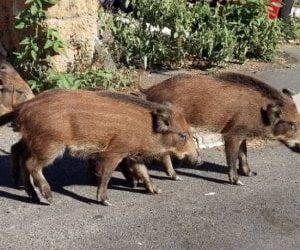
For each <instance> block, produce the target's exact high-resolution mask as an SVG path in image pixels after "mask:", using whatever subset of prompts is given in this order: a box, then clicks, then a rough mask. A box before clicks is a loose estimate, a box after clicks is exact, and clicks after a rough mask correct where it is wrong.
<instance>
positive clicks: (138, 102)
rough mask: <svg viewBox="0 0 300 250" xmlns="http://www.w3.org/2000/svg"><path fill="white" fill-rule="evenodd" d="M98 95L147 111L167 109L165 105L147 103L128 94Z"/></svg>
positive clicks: (98, 92) (103, 93)
mask: <svg viewBox="0 0 300 250" xmlns="http://www.w3.org/2000/svg"><path fill="white" fill-rule="evenodd" d="M96 93H97V94H98V95H101V96H107V97H111V98H113V99H116V100H119V101H122V102H125V103H128V102H130V103H132V104H134V105H138V106H140V107H143V108H146V109H149V110H151V111H153V110H155V109H157V108H160V109H167V106H165V105H161V104H159V103H155V102H149V101H147V100H145V99H142V98H140V97H137V96H134V95H129V94H122V93H118V92H115V91H97V92H96Z"/></svg>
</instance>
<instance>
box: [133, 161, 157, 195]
mask: <svg viewBox="0 0 300 250" xmlns="http://www.w3.org/2000/svg"><path fill="white" fill-rule="evenodd" d="M130 168H131V169H132V171H133V174H134V175H135V177H136V178H137V179H140V180H142V182H143V183H144V185H145V188H146V189H147V191H148V192H150V193H152V194H159V193H161V189H160V188H158V187H157V186H156V185H154V184H153V182H152V181H151V179H150V176H149V173H148V169H147V167H146V166H145V165H144V164H138V163H134V164H132V165H131V166H130Z"/></svg>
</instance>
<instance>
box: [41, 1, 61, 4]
mask: <svg viewBox="0 0 300 250" xmlns="http://www.w3.org/2000/svg"><path fill="white" fill-rule="evenodd" d="M44 1H45V2H46V3H48V4H51V5H54V4H57V3H58V2H59V0H44Z"/></svg>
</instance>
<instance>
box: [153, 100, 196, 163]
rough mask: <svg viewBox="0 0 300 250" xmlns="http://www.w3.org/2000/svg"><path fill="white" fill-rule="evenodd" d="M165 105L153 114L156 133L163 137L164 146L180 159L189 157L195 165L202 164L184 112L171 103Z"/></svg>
mask: <svg viewBox="0 0 300 250" xmlns="http://www.w3.org/2000/svg"><path fill="white" fill-rule="evenodd" d="M164 105H165V108H158V109H156V110H155V111H153V113H152V114H153V127H154V131H155V132H156V133H160V134H161V135H162V141H163V143H164V145H166V146H167V147H168V148H171V150H170V152H171V153H172V154H174V155H175V156H176V157H178V158H179V159H183V158H184V157H187V158H188V160H189V161H190V162H191V163H193V164H199V163H201V158H200V156H199V152H198V150H197V148H196V145H195V143H194V140H193V137H192V133H191V128H190V126H189V125H188V123H187V122H186V120H185V118H184V115H183V113H182V111H181V110H180V109H178V108H175V107H173V106H172V105H171V104H170V103H164Z"/></svg>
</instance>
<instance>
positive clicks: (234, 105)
mask: <svg viewBox="0 0 300 250" xmlns="http://www.w3.org/2000/svg"><path fill="white" fill-rule="evenodd" d="M141 91H142V92H143V93H144V94H145V95H146V98H147V100H149V101H154V102H158V103H160V102H163V101H168V102H171V103H172V104H173V105H174V106H177V107H180V108H181V109H182V110H183V113H184V115H185V118H186V120H187V122H188V123H189V124H190V125H191V126H192V127H195V128H201V129H205V130H208V131H212V132H218V133H222V135H223V137H224V142H225V153H226V159H227V164H228V166H229V168H228V175H229V181H230V183H232V184H243V183H242V182H241V181H240V180H239V178H238V172H237V166H236V165H237V160H238V159H239V172H240V173H241V174H242V175H245V176H251V175H254V174H256V173H255V172H252V171H251V170H250V168H249V165H248V160H247V146H246V139H247V138H250V137H265V138H269V139H277V140H279V141H281V142H282V143H284V144H285V145H286V146H288V147H289V148H290V149H292V150H294V151H297V152H298V151H299V148H300V147H299V145H300V144H299V143H300V119H299V113H298V112H297V110H296V106H295V103H294V102H293V100H292V98H291V96H290V93H289V92H288V91H286V90H285V91H283V92H284V93H281V92H280V91H278V90H276V89H274V88H272V87H271V86H269V85H267V84H266V83H265V82H262V81H260V80H258V79H256V78H253V77H251V76H247V75H243V74H239V73H230V72H229V73H221V74H219V75H217V76H215V77H212V76H209V75H198V76H190V75H186V74H183V75H178V76H175V77H173V78H170V79H168V80H166V81H163V82H161V83H159V84H158V85H155V86H153V87H151V88H149V89H146V90H141ZM165 158H167V159H168V161H170V157H168V156H166V157H165ZM171 167H172V165H169V168H171Z"/></svg>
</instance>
